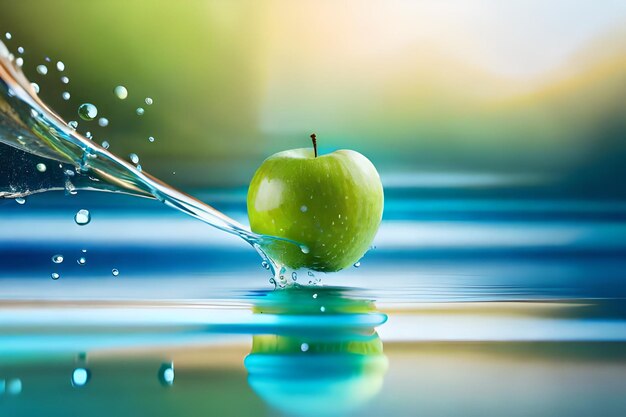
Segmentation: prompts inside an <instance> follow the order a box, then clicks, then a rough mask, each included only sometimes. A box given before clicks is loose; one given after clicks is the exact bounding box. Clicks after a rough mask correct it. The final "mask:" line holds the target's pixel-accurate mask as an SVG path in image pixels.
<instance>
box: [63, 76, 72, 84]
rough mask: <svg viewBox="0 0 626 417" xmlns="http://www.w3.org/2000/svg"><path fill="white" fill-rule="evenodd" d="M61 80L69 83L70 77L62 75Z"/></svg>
mask: <svg viewBox="0 0 626 417" xmlns="http://www.w3.org/2000/svg"><path fill="white" fill-rule="evenodd" d="M61 82H62V83H63V84H69V82H70V79H69V78H67V77H66V76H63V77H61Z"/></svg>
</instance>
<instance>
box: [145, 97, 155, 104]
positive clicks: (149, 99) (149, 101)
mask: <svg viewBox="0 0 626 417" xmlns="http://www.w3.org/2000/svg"><path fill="white" fill-rule="evenodd" d="M145 101H146V104H147V105H148V106H151V105H152V103H153V101H152V99H151V98H150V97H146V100H145Z"/></svg>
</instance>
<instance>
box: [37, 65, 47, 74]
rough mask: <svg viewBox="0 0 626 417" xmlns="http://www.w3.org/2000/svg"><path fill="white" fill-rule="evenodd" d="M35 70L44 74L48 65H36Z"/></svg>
mask: <svg viewBox="0 0 626 417" xmlns="http://www.w3.org/2000/svg"><path fill="white" fill-rule="evenodd" d="M37 72H38V73H39V74H41V75H46V74H47V73H48V67H46V66H45V65H43V64H39V65H37Z"/></svg>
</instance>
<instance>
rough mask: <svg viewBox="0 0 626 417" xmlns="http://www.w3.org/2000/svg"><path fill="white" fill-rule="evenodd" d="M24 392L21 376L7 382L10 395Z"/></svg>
mask: <svg viewBox="0 0 626 417" xmlns="http://www.w3.org/2000/svg"><path fill="white" fill-rule="evenodd" d="M21 392H22V380H21V379H19V378H15V379H11V380H9V381H8V382H7V393H9V395H19V394H20V393H21Z"/></svg>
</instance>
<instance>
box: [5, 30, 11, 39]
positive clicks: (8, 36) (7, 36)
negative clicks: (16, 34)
mask: <svg viewBox="0 0 626 417" xmlns="http://www.w3.org/2000/svg"><path fill="white" fill-rule="evenodd" d="M4 37H5V38H7V39H11V38H12V37H13V35H11V32H7V33H5V34H4Z"/></svg>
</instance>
